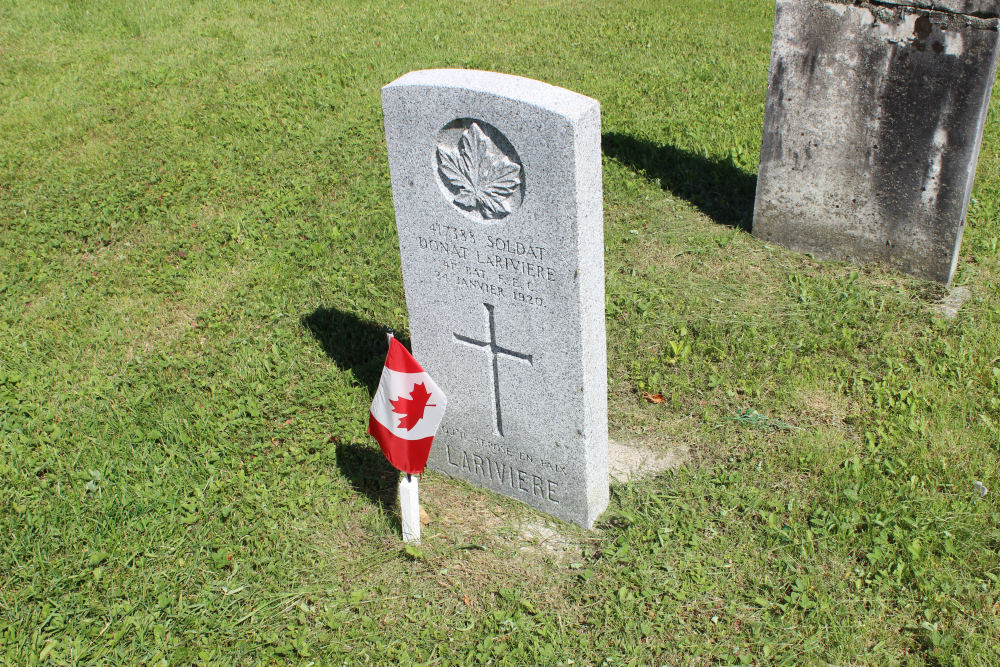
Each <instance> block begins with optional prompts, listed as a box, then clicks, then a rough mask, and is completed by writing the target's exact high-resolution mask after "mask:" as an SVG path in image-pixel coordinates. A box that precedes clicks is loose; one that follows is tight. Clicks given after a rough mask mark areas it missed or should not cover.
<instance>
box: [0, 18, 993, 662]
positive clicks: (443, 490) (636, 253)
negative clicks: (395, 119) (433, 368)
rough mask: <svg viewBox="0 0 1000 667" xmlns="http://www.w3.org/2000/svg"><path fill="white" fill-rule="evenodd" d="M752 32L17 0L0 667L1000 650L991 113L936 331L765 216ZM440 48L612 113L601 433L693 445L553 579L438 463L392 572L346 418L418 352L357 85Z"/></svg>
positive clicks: (759, 72)
mask: <svg viewBox="0 0 1000 667" xmlns="http://www.w3.org/2000/svg"><path fill="white" fill-rule="evenodd" d="M133 4H134V3H133ZM772 20H773V4H772V3H771V2H768V1H767V0H733V1H731V2H727V3H725V7H724V8H723V7H722V6H721V5H719V4H718V3H704V2H697V1H695V0H677V1H676V2H672V3H650V2H641V1H639V0H635V1H623V2H615V3H576V2H554V1H553V2H541V3H537V2H532V3H528V2H498V3H492V4H488V5H484V4H482V3H478V4H477V3H456V2H411V3H405V4H403V3H398V2H396V3H378V2H370V3H365V4H355V3H347V2H343V3H334V4H333V5H332V6H329V5H327V4H326V3H316V4H307V3H252V4H251V3H248V4H246V5H244V4H241V3H236V2H220V3H207V2H198V1H192V2H185V3H176V4H166V3H164V4H151V3H145V4H143V6H142V8H138V9H137V8H132V6H131V5H129V4H126V3H121V2H105V3H83V2H80V3H48V2H39V1H31V2H11V1H10V0H6V1H3V2H0V105H2V107H3V109H4V113H3V114H2V115H0V276H2V279H0V364H2V365H0V544H2V548H0V663H4V664H8V663H9V664H17V665H34V664H46V665H48V664H56V665H58V664H125V663H133V664H144V665H157V664H170V665H183V664H206V665H207V664H253V663H269V662H277V663H286V662H288V663H299V664H308V663H310V662H313V661H315V662H316V663H317V664H331V663H344V664H368V663H371V664H394V663H398V664H440V665H446V664H486V663H493V664H510V665H515V664H517V665H520V664H553V665H554V664H568V663H569V661H570V660H572V661H573V662H574V664H576V665H630V664H631V665H652V664H692V665H707V664H730V663H744V662H745V663H755V664H762V665H763V664H803V663H811V664H815V663H820V664H822V663H832V664H886V665H893V664H902V665H980V664H981V665H988V664H995V663H996V662H997V661H998V660H1000V648H998V647H1000V563H998V550H1000V508H998V505H997V495H998V492H1000V466H998V461H1000V456H998V453H1000V398H998V397H1000V341H998V332H1000V280H998V276H1000V248H998V241H997V239H998V238H1000V157H998V150H997V148H998V146H1000V123H998V122H997V116H996V111H997V104H996V103H994V105H993V113H992V114H991V116H990V119H989V122H988V123H987V128H986V139H985V142H984V146H983V151H982V157H981V159H980V165H979V172H978V177H977V184H976V189H975V192H974V202H973V205H972V208H971V211H970V218H969V220H970V222H969V228H968V230H967V233H966V239H965V243H964V248H963V251H962V255H961V259H960V262H959V269H958V275H957V278H956V282H957V283H958V284H964V285H967V286H968V287H969V288H970V289H971V290H972V294H973V297H972V299H971V301H970V302H969V303H968V304H967V305H966V306H965V307H963V309H962V310H961V312H960V314H959V316H958V318H957V319H955V320H953V321H944V320H940V319H938V318H936V317H935V315H934V313H933V312H932V310H931V307H930V306H931V304H932V303H933V302H934V301H935V300H936V299H938V298H940V297H941V296H942V294H943V291H942V290H941V289H940V288H938V287H936V286H933V285H930V284H928V283H925V282H921V281H918V280H915V279H911V278H907V277H902V276H900V275H898V274H895V273H892V272H889V271H885V270H882V269H880V268H878V267H864V268H857V267H853V266H850V265H846V264H837V263H820V262H815V261H812V260H811V259H809V258H808V257H805V256H802V255H797V254H795V253H791V252H788V251H786V250H783V249H781V248H777V247H772V246H765V245H763V244H761V243H760V242H758V241H757V240H755V239H754V238H753V237H752V236H750V235H749V234H748V233H747V228H748V226H749V212H750V208H751V205H752V199H753V188H754V174H755V171H756V161H757V155H758V151H759V145H760V144H759V142H760V134H761V123H762V118H763V103H764V93H765V89H766V83H767V66H768V53H769V48H770V31H771V23H772ZM442 66H448V67H468V68H479V69H487V70H495V71H503V72H509V73H514V74H520V75H524V76H529V77H534V78H537V79H541V80H544V81H548V82H550V83H554V84H557V85H561V86H565V87H567V88H570V89H572V90H575V91H579V92H581V93H584V94H586V95H589V96H592V97H594V98H596V99H598V100H600V102H601V104H602V112H603V128H604V133H605V136H604V151H605V160H604V192H605V227H606V248H607V324H608V340H609V379H610V392H611V394H610V409H611V429H612V437H613V438H615V439H616V440H620V441H627V442H631V443H638V444H642V445H645V446H650V447H659V448H667V447H674V446H678V445H680V446H684V447H685V448H686V450H687V451H688V452H689V456H688V460H687V463H686V464H685V465H684V466H682V467H681V468H678V469H676V470H674V471H672V472H669V473H666V474H663V475H661V476H659V477H657V478H655V479H652V480H646V481H642V482H637V483H634V484H632V485H629V486H615V487H613V498H612V506H611V508H610V510H609V511H608V513H607V514H606V515H605V517H604V520H603V522H602V523H601V524H600V525H599V530H598V531H596V532H595V533H593V534H589V535H588V534H585V533H582V532H581V531H579V530H576V529H574V528H572V527H568V526H565V525H561V526H559V530H560V532H561V533H562V534H563V535H565V536H567V539H569V540H570V541H571V542H572V543H573V544H574V545H578V546H579V545H582V547H580V548H578V547H574V549H573V550H570V552H569V555H568V556H566V557H563V556H560V555H558V554H555V555H553V552H550V551H548V550H546V549H544V548H535V547H537V545H533V544H532V541H531V540H526V539H525V538H523V536H521V535H520V533H519V532H518V528H517V527H518V526H519V525H521V523H524V522H529V523H530V522H533V521H538V520H539V517H538V516H537V515H534V514H533V513H532V512H530V511H529V510H527V509H525V508H523V507H521V506H519V505H517V504H515V503H513V502H511V501H507V500H504V499H501V498H497V497H495V496H492V495H489V494H486V493H484V492H481V491H478V490H476V489H474V488H472V487H470V486H467V485H465V484H462V483H459V482H454V481H449V480H446V479H443V478H441V477H439V476H436V475H433V474H430V475H427V476H426V477H425V480H424V492H423V494H422V495H423V500H424V502H425V504H426V505H427V508H428V511H429V512H430V514H431V517H432V522H431V524H430V525H429V526H427V527H426V528H425V538H426V539H425V543H424V545H423V546H422V547H421V549H420V551H419V552H415V553H407V552H406V551H404V550H403V549H402V548H401V545H400V541H399V528H398V516H397V515H396V514H395V509H394V507H393V502H394V484H395V476H394V475H393V474H392V473H391V471H390V470H388V469H387V468H386V466H385V464H384V463H382V462H381V459H380V454H379V453H378V450H377V449H376V448H375V447H374V446H373V445H372V444H371V442H370V441H369V439H368V438H367V436H366V435H365V433H364V427H365V418H366V417H365V416H366V412H367V409H368V404H369V402H370V400H371V393H370V392H371V387H372V384H373V382H374V379H375V378H377V373H378V372H379V369H380V365H381V357H382V354H383V349H382V339H381V338H380V331H381V330H382V328H383V327H386V326H388V327H392V328H393V329H395V330H397V331H400V332H405V330H406V312H405V306H404V301H403V291H402V282H401V278H400V274H399V268H398V267H399V264H398V252H397V247H396V237H395V226H394V221H393V213H392V204H391V192H390V186H389V178H388V169H387V161H386V155H385V147H384V144H383V136H382V126H381V122H382V119H381V111H380V102H379V88H380V87H381V86H382V85H384V84H386V83H388V82H390V81H392V80H393V79H395V78H396V77H397V76H399V75H401V74H403V73H405V72H407V71H410V70H414V69H420V68H427V67H442ZM643 392H651V393H662V394H664V395H665V397H666V400H665V402H664V403H663V404H659V405H656V404H650V403H647V402H645V401H644V400H643V398H642V395H643ZM976 480H980V481H982V482H983V483H985V484H986V486H987V487H990V488H991V489H993V491H991V492H990V493H989V494H988V495H987V496H985V497H984V498H982V499H977V496H976V493H975V492H974V489H973V482H974V481H976Z"/></svg>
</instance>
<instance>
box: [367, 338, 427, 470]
mask: <svg viewBox="0 0 1000 667" xmlns="http://www.w3.org/2000/svg"><path fill="white" fill-rule="evenodd" d="M394 340H395V339H394ZM400 347H402V345H400ZM404 351H405V350H404ZM413 363H416V362H415V361H414V362H413ZM418 368H419V365H418ZM368 433H369V434H370V435H371V436H372V437H373V438H375V439H376V440H378V444H379V447H381V448H382V453H383V454H385V458H387V459H389V463H391V464H392V465H393V467H395V468H397V469H398V470H402V471H403V472H405V473H409V474H411V475H419V474H420V473H422V472H423V471H424V467H425V466H426V465H427V456H428V454H429V453H430V451H431V443H432V442H433V441H434V436H431V437H429V438H423V439H421V440H404V439H403V438H400V437H398V436H396V435H395V434H393V433H392V432H391V431H390V430H389V429H387V428H386V427H385V426H382V424H380V423H379V421H378V420H377V419H375V415H372V414H370V413H369V415H368Z"/></svg>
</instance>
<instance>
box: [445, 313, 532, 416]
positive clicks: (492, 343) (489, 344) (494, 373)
mask: <svg viewBox="0 0 1000 667" xmlns="http://www.w3.org/2000/svg"><path fill="white" fill-rule="evenodd" d="M483 305H484V306H486V315H487V318H488V319H489V326H490V339H489V340H476V339H475V338H469V337H468V336H463V335H462V334H458V333H456V334H454V336H455V342H456V343H462V344H464V345H469V346H471V347H476V348H479V349H483V350H487V351H488V352H489V353H490V355H491V356H492V357H493V363H492V364H491V365H490V375H491V379H492V380H493V415H494V417H496V431H497V435H500V436H502V435H503V412H502V411H501V410H500V368H499V365H498V363H497V362H498V360H499V358H500V355H504V356H506V357H511V358H512V359H517V360H518V361H527V362H528V365H529V366H530V365H532V363H531V355H530V354H523V353H521V352H515V351H514V350H508V349H507V348H505V347H500V346H499V345H497V326H496V316H495V315H494V313H493V306H492V305H491V304H488V303H484V304H483Z"/></svg>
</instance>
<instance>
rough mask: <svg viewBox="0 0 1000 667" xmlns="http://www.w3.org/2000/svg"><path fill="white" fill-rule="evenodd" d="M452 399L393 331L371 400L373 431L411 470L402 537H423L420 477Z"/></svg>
mask: <svg viewBox="0 0 1000 667" xmlns="http://www.w3.org/2000/svg"><path fill="white" fill-rule="evenodd" d="M447 404H448V399H447V398H445V395H444V393H443V392H442V391H441V389H440V388H439V387H438V386H437V385H436V384H435V383H434V380H432V379H431V377H430V376H429V375H428V374H427V373H426V371H424V369H423V367H421V365H420V364H419V363H417V360H416V359H414V358H413V355H411V354H410V353H409V351H408V350H407V349H406V348H405V347H403V344H402V343H400V342H399V341H398V340H396V339H395V338H394V337H393V335H392V334H389V353H388V354H386V357H385V367H384V368H383V369H382V379H381V380H379V383H378V390H377V391H376V392H375V398H374V399H373V400H372V408H371V412H370V414H369V416H368V433H369V434H371V436H372V437H373V438H375V440H377V441H378V444H379V447H381V448H382V453H383V454H385V457H386V458H387V459H389V463H391V464H392V465H393V466H394V467H395V468H397V469H399V470H401V471H403V472H405V473H406V477H405V478H404V479H402V480H401V481H400V483H399V504H400V510H401V513H402V515H403V540H404V541H406V542H416V543H418V544H419V542H420V505H419V498H418V495H417V480H416V479H412V478H411V475H419V474H420V473H422V472H423V471H424V468H425V467H426V465H427V457H428V455H429V454H430V451H431V443H432V442H433V441H434V434H435V433H437V429H438V426H439V425H440V424H441V419H442V417H444V409H445V406H446V405H447Z"/></svg>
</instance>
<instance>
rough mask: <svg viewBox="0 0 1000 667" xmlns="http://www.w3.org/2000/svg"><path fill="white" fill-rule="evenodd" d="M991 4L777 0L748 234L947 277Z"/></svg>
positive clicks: (992, 54)
mask: <svg viewBox="0 0 1000 667" xmlns="http://www.w3.org/2000/svg"><path fill="white" fill-rule="evenodd" d="M939 10H940V11H939ZM998 13H1000V0H908V1H904V0H898V1H896V0H882V1H881V2H879V3H867V2H857V3H854V2H845V1H837V0H778V4H777V15H776V18H775V26H774V44H773V48H772V53H771V75H770V82H769V85H768V94H767V107H766V112H765V118H764V138H763V144H762V148H761V164H760V173H759V176H758V183H757V201H756V205H755V210H754V223H753V233H754V235H756V236H758V237H760V238H762V239H764V240H766V241H773V242H776V243H779V244H782V245H786V246H788V247H790V248H792V249H794V250H798V251H801V252H809V253H813V254H814V255H815V256H817V257H818V258H820V259H838V260H852V261H859V262H865V261H882V262H885V263H888V264H891V265H893V266H895V267H897V268H899V269H901V270H903V271H905V272H907V273H911V274H914V275H917V276H920V277H923V278H928V279H931V280H937V281H940V282H943V283H947V282H949V281H950V280H951V278H952V275H953V274H954V271H955V262H956V259H957V257H958V250H959V247H960V245H961V241H962V232H963V229H964V225H965V214H966V210H967V208H968V204H969V197H970V194H971V190H972V182H973V178H974V175H975V169H976V162H977V160H978V156H979V147H980V143H981V141H982V133H983V124H984V122H985V120H986V112H987V109H988V106H989V99H990V91H991V89H992V86H993V78H994V74H995V72H996V66H997V53H998V39H997V38H998V32H997V18H996V17H997V16H998Z"/></svg>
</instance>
